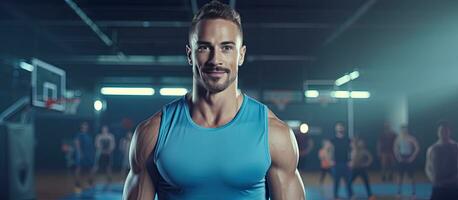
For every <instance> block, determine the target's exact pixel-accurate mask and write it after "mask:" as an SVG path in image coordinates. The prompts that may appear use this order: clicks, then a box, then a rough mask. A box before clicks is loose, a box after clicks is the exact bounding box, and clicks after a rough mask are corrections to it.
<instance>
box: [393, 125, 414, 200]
mask: <svg viewBox="0 0 458 200" xmlns="http://www.w3.org/2000/svg"><path fill="white" fill-rule="evenodd" d="M393 151H394V156H395V158H396V161H397V162H398V170H399V179H398V197H400V196H401V194H402V182H403V181H404V175H405V174H407V176H408V177H409V178H410V179H411V181H412V198H415V193H416V187H415V184H416V183H415V171H414V170H415V168H414V165H413V162H414V161H415V159H416V158H417V155H418V152H420V145H419V144H418V142H417V139H416V138H415V137H414V136H412V135H411V134H410V133H409V129H408V127H407V125H404V126H402V127H401V132H400V133H399V135H398V136H397V137H396V140H395V141H394V146H393Z"/></svg>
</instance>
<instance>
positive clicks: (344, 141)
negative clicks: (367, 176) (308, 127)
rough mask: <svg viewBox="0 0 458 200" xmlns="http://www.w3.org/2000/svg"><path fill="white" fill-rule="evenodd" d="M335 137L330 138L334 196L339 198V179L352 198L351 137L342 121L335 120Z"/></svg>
mask: <svg viewBox="0 0 458 200" xmlns="http://www.w3.org/2000/svg"><path fill="white" fill-rule="evenodd" d="M334 128H335V137H334V138H332V139H331V144H332V150H333V151H332V156H331V157H332V163H334V166H333V167H332V173H333V177H334V198H335V199H339V186H340V180H341V179H343V180H344V181H345V185H346V188H347V194H348V197H349V198H353V188H352V187H351V182H350V179H351V171H350V152H351V146H350V145H351V139H350V138H348V136H347V135H346V132H345V125H344V123H343V122H340V121H339V122H336V124H335V127H334Z"/></svg>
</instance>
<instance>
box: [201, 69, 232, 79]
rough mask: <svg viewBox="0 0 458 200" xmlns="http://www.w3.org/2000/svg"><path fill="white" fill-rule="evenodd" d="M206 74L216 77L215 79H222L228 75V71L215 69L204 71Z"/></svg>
mask: <svg viewBox="0 0 458 200" xmlns="http://www.w3.org/2000/svg"><path fill="white" fill-rule="evenodd" d="M203 72H204V73H205V74H207V75H208V76H210V77H215V78H220V77H223V76H224V74H226V73H228V70H227V69H222V68H220V69H218V68H213V69H205V70H203Z"/></svg>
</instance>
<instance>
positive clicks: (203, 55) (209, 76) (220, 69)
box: [186, 19, 246, 93]
mask: <svg viewBox="0 0 458 200" xmlns="http://www.w3.org/2000/svg"><path fill="white" fill-rule="evenodd" d="M190 40H191V41H190V46H187V47H186V49H187V55H188V62H189V64H190V65H192V66H193V76H194V79H195V80H196V81H197V84H198V85H199V86H201V87H204V88H205V89H206V90H208V91H209V92H210V93H218V92H221V91H223V90H225V89H226V88H227V87H229V86H230V85H231V84H232V83H234V81H235V80H236V79H237V74H238V66H239V65H241V64H242V63H243V60H244V57H245V51H246V47H245V46H242V37H241V33H240V30H239V28H238V27H237V25H236V24H235V23H234V22H231V21H228V20H224V19H207V20H203V21H200V22H199V23H197V24H196V28H195V31H194V33H193V34H192V35H191V37H190Z"/></svg>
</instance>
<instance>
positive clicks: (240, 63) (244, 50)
mask: <svg viewBox="0 0 458 200" xmlns="http://www.w3.org/2000/svg"><path fill="white" fill-rule="evenodd" d="M245 53H246V46H245V45H242V47H240V55H239V63H238V64H239V66H242V64H243V62H244V61H245Z"/></svg>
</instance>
